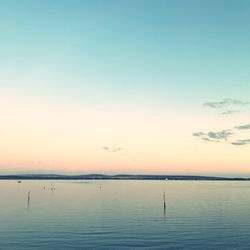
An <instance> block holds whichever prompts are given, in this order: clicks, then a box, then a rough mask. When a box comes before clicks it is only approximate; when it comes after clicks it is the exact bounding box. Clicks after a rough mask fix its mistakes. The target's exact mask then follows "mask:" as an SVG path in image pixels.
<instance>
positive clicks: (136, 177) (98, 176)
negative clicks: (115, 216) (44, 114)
mask: <svg viewBox="0 0 250 250" xmlns="http://www.w3.org/2000/svg"><path fill="white" fill-rule="evenodd" d="M0 180H197V181H199V180H200V181H201V180H210V181H249V180H250V178H240V177H234V178H229V177H212V176H196V175H129V174H118V175H104V174H86V175H58V174H21V175H0Z"/></svg>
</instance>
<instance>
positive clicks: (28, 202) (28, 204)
mask: <svg viewBox="0 0 250 250" xmlns="http://www.w3.org/2000/svg"><path fill="white" fill-rule="evenodd" d="M30 193H31V191H30V190H29V192H28V201H27V210H29V207H30Z"/></svg>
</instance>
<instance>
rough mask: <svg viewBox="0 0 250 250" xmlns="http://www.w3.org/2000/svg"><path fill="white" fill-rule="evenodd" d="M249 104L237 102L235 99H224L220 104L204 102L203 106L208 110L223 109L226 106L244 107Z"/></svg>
mask: <svg viewBox="0 0 250 250" xmlns="http://www.w3.org/2000/svg"><path fill="white" fill-rule="evenodd" d="M249 104H250V102H244V101H241V100H237V99H232V98H226V99H224V100H223V101H220V102H206V103H204V104H203V105H204V106H208V107H210V108H223V107H225V106H228V105H237V106H245V105H249Z"/></svg>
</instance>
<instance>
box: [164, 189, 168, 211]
mask: <svg viewBox="0 0 250 250" xmlns="http://www.w3.org/2000/svg"><path fill="white" fill-rule="evenodd" d="M163 206H164V211H165V210H166V207H167V199H166V193H165V192H164V193H163Z"/></svg>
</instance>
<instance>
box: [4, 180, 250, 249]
mask: <svg viewBox="0 0 250 250" xmlns="http://www.w3.org/2000/svg"><path fill="white" fill-rule="evenodd" d="M27 195H28V196H27ZM249 197H250V183H249V182H219V181H218V182H217V181H168V182H166V181H164V182H163V181H117V180H115V181H107V180H106V181H53V182H51V181H22V183H17V182H15V181H0V201H1V202H0V243H1V245H0V249H4V250H5V249H7V250H8V249H18V250H24V249H25V250H26V249H49V250H50V249H51V250H52V249H53V250H57V249H58V250H59V249H137V248H139V249H249V243H250V216H249V215H250V209H249V208H250V198H249ZM26 209H28V211H29V212H28V213H27V212H26Z"/></svg>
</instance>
